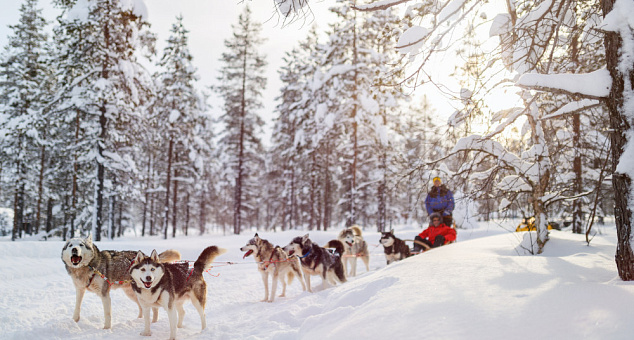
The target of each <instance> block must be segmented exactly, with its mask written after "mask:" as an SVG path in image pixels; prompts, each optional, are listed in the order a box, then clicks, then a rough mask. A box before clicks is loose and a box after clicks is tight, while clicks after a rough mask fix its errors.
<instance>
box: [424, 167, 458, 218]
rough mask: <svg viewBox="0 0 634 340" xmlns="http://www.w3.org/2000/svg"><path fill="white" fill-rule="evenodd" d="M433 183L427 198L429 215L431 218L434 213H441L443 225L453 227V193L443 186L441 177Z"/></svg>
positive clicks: (426, 203)
mask: <svg viewBox="0 0 634 340" xmlns="http://www.w3.org/2000/svg"><path fill="white" fill-rule="evenodd" d="M433 181H434V185H433V186H432V187H431V190H429V193H428V194H427V198H425V208H426V209H427V214H428V215H430V216H431V214H433V213H439V214H440V215H441V216H442V218H443V223H444V224H445V225H447V226H451V225H452V224H453V218H452V215H453V209H454V200H453V193H452V192H451V190H449V189H447V187H446V186H445V185H444V184H442V180H441V179H440V177H434V179H433Z"/></svg>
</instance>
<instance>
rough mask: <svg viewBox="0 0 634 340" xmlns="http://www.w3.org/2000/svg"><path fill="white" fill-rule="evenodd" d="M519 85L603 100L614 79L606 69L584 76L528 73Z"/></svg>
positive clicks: (608, 92) (519, 81)
mask: <svg viewBox="0 0 634 340" xmlns="http://www.w3.org/2000/svg"><path fill="white" fill-rule="evenodd" d="M517 85H518V86H520V87H524V88H528V89H532V90H539V91H548V92H555V93H557V92H560V93H564V94H579V95H582V96H584V97H586V98H593V99H601V98H606V97H607V96H608V95H609V94H610V88H611V87H612V78H611V77H610V73H609V72H608V70H607V69H605V68H602V69H599V70H597V71H594V72H591V73H583V74H537V73H527V74H524V75H522V76H521V77H520V79H519V80H518V81H517Z"/></svg>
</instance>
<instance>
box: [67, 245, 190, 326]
mask: <svg viewBox="0 0 634 340" xmlns="http://www.w3.org/2000/svg"><path fill="white" fill-rule="evenodd" d="M136 254H137V252H136V251H128V250H125V251H117V250H103V251H100V250H99V248H97V246H96V245H95V244H94V243H93V242H92V234H90V235H88V237H86V238H79V237H77V238H72V239H70V240H68V242H66V244H65V245H64V248H63V249H62V261H64V265H65V266H66V271H67V272H68V275H70V277H71V278H72V279H73V284H74V285H75V312H74V313H73V320H75V322H78V321H79V314H80V309H81V302H82V300H83V299H84V294H85V293H86V290H88V291H89V292H93V293H95V294H97V295H98V296H99V297H100V298H101V302H102V304H103V315H104V319H105V321H104V326H103V328H104V329H108V328H111V327H112V311H111V310H112V308H111V299H110V290H111V289H117V288H122V289H123V291H124V292H125V294H126V295H127V296H128V297H129V298H130V299H131V300H132V301H134V302H135V303H136V304H137V305H138V306H139V318H140V317H141V316H142V310H141V306H140V305H139V302H138V300H137V298H136V295H135V294H134V291H132V288H131V287H130V281H131V278H130V273H129V272H128V268H130V266H131V265H132V262H133V261H134V258H135V257H136ZM180 258H181V254H180V253H179V252H178V251H176V250H171V249H170V250H166V251H164V252H163V253H161V254H160V255H159V261H161V262H171V261H178V260H180ZM148 317H149V315H148ZM157 319H158V313H157V312H156V311H154V322H156V320H157Z"/></svg>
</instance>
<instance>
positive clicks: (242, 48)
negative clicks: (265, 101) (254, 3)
mask: <svg viewBox="0 0 634 340" xmlns="http://www.w3.org/2000/svg"><path fill="white" fill-rule="evenodd" d="M232 27H233V30H234V32H233V38H232V39H228V40H225V47H226V48H227V50H228V51H227V52H225V53H223V54H222V58H221V59H220V61H221V63H222V64H223V66H222V68H221V69H220V76H219V77H218V82H219V83H220V84H221V85H218V86H215V87H214V90H215V91H216V92H217V93H218V95H220V97H221V98H222V99H223V100H224V108H223V111H224V113H223V115H222V117H221V120H222V122H223V123H224V125H225V131H224V133H223V134H222V135H221V139H220V141H219V147H220V148H221V149H222V151H223V152H224V153H225V154H226V155H227V156H228V157H229V159H228V162H229V163H228V164H229V165H230V166H231V170H232V173H231V174H230V175H229V176H230V177H232V178H233V179H235V184H233V198H234V200H233V231H234V233H235V234H239V233H240V231H241V229H242V224H243V217H245V216H250V217H251V218H253V213H254V210H253V207H255V206H256V204H253V203H254V200H255V199H257V193H255V192H254V190H255V188H256V187H257V185H256V183H257V181H258V177H259V176H260V175H261V173H260V172H259V170H258V169H262V168H263V165H264V163H263V158H262V155H263V148H262V144H261V141H260V137H259V133H260V130H261V127H262V126H263V124H264V122H263V121H262V118H260V116H259V115H258V114H257V110H258V109H260V108H262V103H261V101H260V97H261V96H262V90H263V89H264V88H265V86H266V78H265V77H264V76H263V73H264V68H265V66H266V62H265V60H264V56H262V55H260V54H259V53H258V50H257V48H258V46H259V45H261V44H262V42H263V40H262V39H261V38H260V37H259V33H260V31H261V24H259V23H257V22H254V21H253V20H252V18H251V10H250V9H249V7H248V6H246V7H245V10H244V12H243V13H242V14H240V16H239V18H238V24H237V25H234V26H232ZM228 185H231V184H228ZM250 207H251V208H250Z"/></svg>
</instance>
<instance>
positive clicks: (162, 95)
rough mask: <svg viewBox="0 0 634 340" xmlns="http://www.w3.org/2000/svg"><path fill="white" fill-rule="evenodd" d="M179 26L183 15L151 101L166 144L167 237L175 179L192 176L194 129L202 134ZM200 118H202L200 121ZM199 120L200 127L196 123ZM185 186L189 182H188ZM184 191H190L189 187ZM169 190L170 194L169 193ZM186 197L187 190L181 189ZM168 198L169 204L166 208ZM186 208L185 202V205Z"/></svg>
mask: <svg viewBox="0 0 634 340" xmlns="http://www.w3.org/2000/svg"><path fill="white" fill-rule="evenodd" d="M188 33H189V32H188V31H187V30H186V29H185V28H184V27H183V18H182V17H181V16H179V17H177V18H176V23H175V24H174V25H173V26H172V29H171V35H170V37H169V39H168V41H167V46H166V47H165V50H164V51H163V57H162V58H161V60H160V62H159V64H158V65H159V67H160V68H161V69H162V71H161V72H160V73H159V74H157V75H156V76H155V78H157V80H158V82H159V83H160V89H159V90H158V95H157V99H156V102H155V103H154V104H153V111H154V117H153V119H154V120H156V121H157V123H158V124H157V126H158V127H159V131H158V133H159V135H161V136H167V140H166V141H165V142H166V145H164V146H162V149H163V150H164V152H162V153H161V154H162V155H164V157H165V159H162V160H161V162H163V164H165V175H164V176H163V177H164V178H165V179H166V180H165V188H166V194H165V205H164V214H165V215H164V218H163V227H164V228H165V229H164V237H165V238H167V234H168V225H169V220H170V211H171V212H172V216H171V217H172V218H171V219H172V237H175V236H176V229H177V221H178V218H177V216H178V215H177V212H178V209H177V207H178V194H179V183H183V184H185V185H187V183H188V182H192V181H193V180H191V179H187V177H188V176H191V174H193V173H195V171H194V166H193V162H194V161H196V160H195V159H190V158H189V157H190V155H196V153H195V152H192V151H193V150H191V148H193V147H194V143H195V139H196V138H197V137H196V133H200V134H203V132H204V131H202V130H204V129H206V128H208V127H207V126H205V122H204V120H205V119H206V117H205V116H203V115H202V114H201V102H202V100H201V97H200V95H199V94H198V93H197V91H196V89H195V82H196V80H197V76H196V74H195V73H196V69H195V68H194V66H193V65H192V59H193V57H192V55H191V53H190V52H189V47H188V38H187V34H188ZM201 120H203V121H201ZM201 123H202V124H203V126H202V127H201V126H200V124H201ZM188 187H189V186H188ZM180 189H181V190H183V189H185V192H187V191H191V188H189V190H188V188H180ZM170 193H171V197H170ZM184 196H185V197H187V193H184ZM170 199H171V200H172V206H171V209H170V204H169V203H170ZM185 208H186V211H189V210H188V206H186V207H185Z"/></svg>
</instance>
